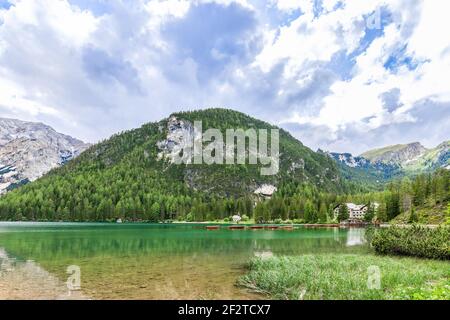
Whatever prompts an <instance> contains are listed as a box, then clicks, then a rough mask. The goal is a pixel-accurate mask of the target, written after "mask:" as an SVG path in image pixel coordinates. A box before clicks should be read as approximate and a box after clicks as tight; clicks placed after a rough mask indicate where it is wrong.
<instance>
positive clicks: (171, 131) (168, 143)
mask: <svg viewBox="0 0 450 320" xmlns="http://www.w3.org/2000/svg"><path fill="white" fill-rule="evenodd" d="M198 138H199V137H195V136H194V126H193V124H192V123H191V122H189V121H186V120H182V119H178V118H177V117H175V116H171V117H170V118H169V119H168V121H167V135H166V139H164V140H162V141H159V142H158V143H157V147H158V148H159V149H160V150H161V152H160V153H159V154H158V159H169V160H170V161H171V162H173V161H174V158H175V157H176V156H179V155H180V154H181V151H182V150H184V151H186V150H188V151H189V150H190V148H189V146H191V145H192V143H193V141H194V139H198ZM200 138H201V137H200ZM192 152H193V151H192V150H190V152H188V153H186V154H183V155H182V156H183V158H184V159H191V157H192Z"/></svg>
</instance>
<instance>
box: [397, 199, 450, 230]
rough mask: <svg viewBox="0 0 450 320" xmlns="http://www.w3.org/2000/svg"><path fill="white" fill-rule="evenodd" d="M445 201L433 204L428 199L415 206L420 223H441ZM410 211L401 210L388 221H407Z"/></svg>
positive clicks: (445, 207) (402, 222)
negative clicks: (421, 204) (401, 211)
mask: <svg viewBox="0 0 450 320" xmlns="http://www.w3.org/2000/svg"><path fill="white" fill-rule="evenodd" d="M446 210H447V203H443V204H434V203H433V202H432V201H428V202H427V203H425V204H424V205H423V206H420V207H418V208H416V214H417V218H418V221H417V223H420V224H443V223H445V222H446V214H445V212H446ZM409 217H410V212H409V211H407V212H403V213H401V214H399V215H398V216H397V217H395V218H394V219H392V220H391V221H390V223H391V224H394V225H395V224H407V223H409Z"/></svg>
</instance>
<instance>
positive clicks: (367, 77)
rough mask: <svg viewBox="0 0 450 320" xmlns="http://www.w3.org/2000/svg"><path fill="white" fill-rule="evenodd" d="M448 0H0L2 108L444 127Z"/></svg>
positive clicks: (301, 124)
mask: <svg viewBox="0 0 450 320" xmlns="http://www.w3.org/2000/svg"><path fill="white" fill-rule="evenodd" d="M448 12H450V1H445V0H347V1H340V0H268V1H262V0H191V1H184V0H166V1H159V0H158V1H157V0H152V1H148V0H133V1H131V0H128V1H126V0H0V117H9V118H17V119H22V120H29V121H41V122H44V123H46V124H49V125H51V126H52V127H53V128H55V129H56V130H57V131H59V132H63V133H66V134H69V135H71V136H74V137H76V138H79V139H82V140H84V141H87V142H97V141H99V140H102V139H105V138H108V137H109V136H110V135H112V134H114V133H117V132H120V131H123V130H127V129H131V128H135V127H139V126H140V125H142V124H144V123H146V122H150V121H159V120H160V119H162V118H164V117H167V116H168V115H170V113H172V112H177V111H182V110H194V109H202V108H209V107H224V108H231V109H235V110H238V111H242V112H245V113H247V114H249V115H251V116H254V117H256V118H259V119H262V120H265V121H268V122H270V123H272V124H276V125H279V126H281V127H283V128H285V129H287V130H289V131H290V132H291V133H292V134H293V135H294V136H295V137H296V138H298V139H299V140H300V141H301V142H303V143H304V144H305V145H307V146H308V147H310V148H312V149H313V150H316V149H317V148H321V149H323V150H327V151H335V152H351V153H353V154H360V153H362V152H364V151H366V150H368V149H372V148H375V147H381V146H385V145H391V144H397V143H408V142H414V141H420V142H422V143H423V144H424V145H425V146H427V147H434V146H436V145H437V144H439V143H441V142H442V141H444V140H449V139H450V37H449V35H448V30H450V19H449V18H448Z"/></svg>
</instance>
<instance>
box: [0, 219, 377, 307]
mask: <svg viewBox="0 0 450 320" xmlns="http://www.w3.org/2000/svg"><path fill="white" fill-rule="evenodd" d="M363 234H364V229H358V228H351V229H343V228H314V229H313V228H305V227H299V228H296V229H294V230H228V229H227V228H226V227H222V228H221V229H220V230H206V227H205V225H195V224H170V225H162V224H101V223H6V222H5V223H0V263H1V269H0V291H3V295H4V296H0V298H52V297H54V296H52V294H51V292H52V290H56V289H55V287H58V290H59V291H58V293H57V295H59V296H60V295H64V294H65V291H64V290H65V289H64V288H63V287H64V286H65V282H66V280H67V277H68V276H69V275H68V274H67V273H66V270H67V267H68V266H70V265H75V266H78V267H79V268H80V271H81V291H80V293H81V294H82V296H83V297H85V298H92V299H246V298H249V299H255V298H256V299H258V298H263V297H261V296H257V295H255V294H253V293H251V292H248V291H247V290H246V289H243V288H239V287H237V286H236V285H235V283H236V279H237V278H238V277H239V276H241V275H242V274H244V273H245V268H244V266H245V263H246V262H247V261H248V260H249V259H250V258H252V257H254V256H271V255H275V256H276V255H299V254H305V253H341V252H342V253H348V252H359V253H362V254H364V253H365V252H367V251H368V248H367V245H366V244H365V243H364V240H363ZM22 291H23V292H22ZM61 292H62V293H61ZM5 295H6V297H5ZM22 295H25V296H23V297H22Z"/></svg>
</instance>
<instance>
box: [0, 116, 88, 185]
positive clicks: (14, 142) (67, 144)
mask: <svg viewBox="0 0 450 320" xmlns="http://www.w3.org/2000/svg"><path fill="white" fill-rule="evenodd" d="M88 146H89V145H88V144H86V143H84V142H82V141H80V140H77V139H74V138H72V137H70V136H67V135H64V134H61V133H58V132H56V131H55V130H54V129H53V128H51V127H49V126H47V125H45V124H42V123H34V122H25V121H20V120H15V119H4V118H0V194H1V193H5V192H6V191H8V190H11V189H14V188H15V187H17V186H19V185H22V184H25V183H27V182H29V181H33V180H36V179H37V178H39V177H41V176H42V175H43V174H45V173H47V172H48V171H50V170H51V169H53V168H55V167H57V166H60V165H62V164H64V163H66V162H67V161H69V160H70V159H72V158H74V157H76V156H77V155H78V154H80V153H81V152H82V151H84V150H85V149H86V148H87V147H88Z"/></svg>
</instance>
